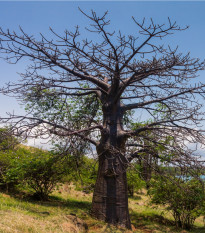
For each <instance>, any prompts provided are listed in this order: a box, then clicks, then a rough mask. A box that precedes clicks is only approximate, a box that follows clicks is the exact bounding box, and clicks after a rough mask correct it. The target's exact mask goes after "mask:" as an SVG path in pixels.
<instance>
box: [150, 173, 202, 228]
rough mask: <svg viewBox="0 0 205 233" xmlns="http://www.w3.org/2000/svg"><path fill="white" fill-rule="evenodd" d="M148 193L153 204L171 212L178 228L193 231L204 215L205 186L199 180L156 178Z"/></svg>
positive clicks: (152, 181)
mask: <svg viewBox="0 0 205 233" xmlns="http://www.w3.org/2000/svg"><path fill="white" fill-rule="evenodd" d="M148 193H149V194H150V196H151V202H152V203H154V204H161V205H165V206H166V209H167V210H169V211H171V213H172V215H173V217H174V220H175V224H176V226H177V227H180V228H183V229H191V228H192V227H193V224H194V221H195V219H196V218H197V217H199V216H200V215H202V214H203V205H204V200H205V195H204V186H203V183H201V182H200V181H199V180H197V179H190V180H186V179H181V178H176V177H175V178H174V179H173V177H172V179H171V178H168V179H167V178H165V177H155V179H152V180H151V187H150V189H149V191H148Z"/></svg>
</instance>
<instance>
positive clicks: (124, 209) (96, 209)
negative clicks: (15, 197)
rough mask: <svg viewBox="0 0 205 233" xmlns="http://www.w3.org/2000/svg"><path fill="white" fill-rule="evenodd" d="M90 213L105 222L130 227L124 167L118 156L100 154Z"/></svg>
mask: <svg viewBox="0 0 205 233" xmlns="http://www.w3.org/2000/svg"><path fill="white" fill-rule="evenodd" d="M91 215H92V216H93V217H95V218H97V219H99V220H103V221H106V222H107V223H111V224H114V225H118V226H122V227H126V228H128V229H131V222H130V217H129V211H128V194H127V177H126V169H124V164H123V162H122V160H121V158H120V156H116V155H111V154H109V155H103V156H100V159H99V170H98V176H97V180H96V185H95V191H94V194H93V202H92V209H91Z"/></svg>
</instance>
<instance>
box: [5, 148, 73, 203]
mask: <svg viewBox="0 0 205 233" xmlns="http://www.w3.org/2000/svg"><path fill="white" fill-rule="evenodd" d="M1 160H3V161H6V162H5V164H6V166H5V169H4V172H3V174H2V181H3V184H6V185H10V184H15V185H17V184H18V185H19V186H24V187H25V186H26V187H27V188H28V190H30V191H31V192H32V193H34V196H35V197H36V198H38V199H47V198H48V195H49V193H51V191H52V190H53V188H54V187H55V185H56V184H57V183H58V182H60V181H61V180H62V178H63V176H64V175H65V174H66V172H68V168H69V166H68V164H67V162H68V161H67V158H65V157H60V156H58V155H56V154H53V153H51V152H47V151H43V150H40V149H33V151H31V150H28V149H24V148H19V149H18V150H16V151H7V152H3V153H1Z"/></svg>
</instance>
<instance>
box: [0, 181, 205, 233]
mask: <svg viewBox="0 0 205 233" xmlns="http://www.w3.org/2000/svg"><path fill="white" fill-rule="evenodd" d="M91 200H92V195H91V194H85V193H83V192H79V191H76V190H75V189H74V187H73V186H71V185H67V184H64V185H62V186H59V187H58V189H56V190H55V191H54V192H53V193H52V195H51V198H50V200H49V201H46V202H40V201H34V200H32V199H30V198H29V197H28V196H26V195H24V194H15V195H11V194H10V195H8V194H5V193H0V233H11V232H12V233H17V232H19V233H27V232H32V233H51V232H56V233H62V232H85V231H87V232H89V233H91V232H93V233H94V232H96V233H98V232H126V233H128V232H146V233H149V232H150V233H151V232H153V233H154V232H170V233H173V232H183V233H185V232H186V231H184V230H183V231H181V230H177V229H176V228H175V227H174V226H173V222H172V221H173V219H172V218H171V215H170V214H168V213H164V215H163V216H162V215H161V212H162V210H163V208H161V209H159V207H158V208H157V209H156V208H154V206H149V205H148V203H149V200H148V197H147V196H146V195H145V194H144V193H142V194H140V195H137V196H135V197H134V198H132V199H129V207H130V213H131V219H132V224H133V225H132V227H133V230H132V231H128V230H125V229H120V228H115V227H113V226H109V225H107V224H105V223H103V222H100V221H97V220H95V219H93V218H91V217H90V216H89V209H90V206H91ZM191 232H201V233H202V232H205V228H204V223H203V218H198V219H197V220H196V224H195V228H194V229H193V230H192V231H191Z"/></svg>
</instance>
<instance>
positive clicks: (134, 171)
mask: <svg viewBox="0 0 205 233" xmlns="http://www.w3.org/2000/svg"><path fill="white" fill-rule="evenodd" d="M139 169H140V168H139V167H138V166H137V165H133V166H130V167H129V168H128V169H127V187H128V194H129V195H130V196H131V197H133V196H134V193H135V192H137V191H139V190H140V189H142V188H144V187H145V186H146V183H145V181H143V180H142V179H141V178H140V177H139Z"/></svg>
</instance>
